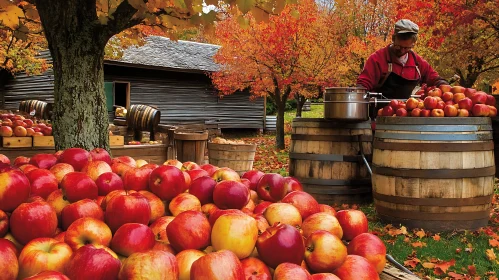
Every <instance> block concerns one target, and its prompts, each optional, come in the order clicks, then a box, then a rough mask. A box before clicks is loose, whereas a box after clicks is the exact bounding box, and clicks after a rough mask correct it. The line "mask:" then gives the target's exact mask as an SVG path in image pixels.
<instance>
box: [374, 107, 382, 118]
mask: <svg viewBox="0 0 499 280" xmlns="http://www.w3.org/2000/svg"><path fill="white" fill-rule="evenodd" d="M376 116H378V117H382V116H383V108H380V109H379V110H378V114H377V115H376Z"/></svg>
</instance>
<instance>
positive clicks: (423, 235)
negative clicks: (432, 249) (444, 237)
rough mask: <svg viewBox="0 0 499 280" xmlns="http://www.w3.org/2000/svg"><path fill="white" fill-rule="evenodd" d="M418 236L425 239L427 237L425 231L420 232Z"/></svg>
mask: <svg viewBox="0 0 499 280" xmlns="http://www.w3.org/2000/svg"><path fill="white" fill-rule="evenodd" d="M416 236H417V237H419V238H423V237H425V236H426V233H425V232H424V230H419V231H418V232H416Z"/></svg>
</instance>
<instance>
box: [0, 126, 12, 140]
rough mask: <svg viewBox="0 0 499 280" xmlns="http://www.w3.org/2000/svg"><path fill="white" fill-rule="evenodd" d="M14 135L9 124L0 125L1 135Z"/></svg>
mask: <svg viewBox="0 0 499 280" xmlns="http://www.w3.org/2000/svg"><path fill="white" fill-rule="evenodd" d="M12 135H14V130H13V129H12V127H10V126H5V125H2V126H0V136H2V137H11V136H12Z"/></svg>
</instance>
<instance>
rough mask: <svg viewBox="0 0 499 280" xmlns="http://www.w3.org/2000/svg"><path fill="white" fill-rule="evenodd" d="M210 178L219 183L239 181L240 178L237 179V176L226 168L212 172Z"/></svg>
mask: <svg viewBox="0 0 499 280" xmlns="http://www.w3.org/2000/svg"><path fill="white" fill-rule="evenodd" d="M211 178H213V179H214V180H215V181H217V182H220V181H224V180H227V181H240V180H241V177H239V174H238V173H237V172H236V171H234V170H232V169H230V168H228V167H222V168H219V169H217V170H216V171H215V172H213V175H211Z"/></svg>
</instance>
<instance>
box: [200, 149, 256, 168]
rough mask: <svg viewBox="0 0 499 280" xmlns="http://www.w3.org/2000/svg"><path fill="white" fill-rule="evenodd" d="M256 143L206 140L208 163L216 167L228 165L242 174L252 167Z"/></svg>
mask: <svg viewBox="0 0 499 280" xmlns="http://www.w3.org/2000/svg"><path fill="white" fill-rule="evenodd" d="M255 154H256V144H217V143H211V142H208V159H209V162H210V164H213V165H215V166H218V167H229V168H230V169H232V170H234V171H236V172H237V173H239V175H243V173H244V172H246V171H248V170H251V169H253V161H254V160H255Z"/></svg>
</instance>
